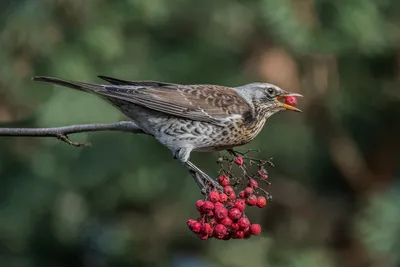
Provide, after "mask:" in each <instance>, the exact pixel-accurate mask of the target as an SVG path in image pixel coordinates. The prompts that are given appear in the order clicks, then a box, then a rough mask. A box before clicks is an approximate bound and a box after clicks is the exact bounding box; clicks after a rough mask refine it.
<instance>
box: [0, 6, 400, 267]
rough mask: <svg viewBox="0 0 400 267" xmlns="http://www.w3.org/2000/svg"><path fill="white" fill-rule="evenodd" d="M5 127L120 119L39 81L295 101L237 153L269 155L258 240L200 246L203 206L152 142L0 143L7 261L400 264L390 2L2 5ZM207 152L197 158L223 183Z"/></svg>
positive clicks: (123, 136) (396, 10)
mask: <svg viewBox="0 0 400 267" xmlns="http://www.w3.org/2000/svg"><path fill="white" fill-rule="evenodd" d="M0 10H1V16H0V63H1V64H0V127H54V126H62V125H70V124H80V123H95V122H103V123H108V122H114V121H118V120H125V119H126V118H124V117H123V116H122V115H121V114H120V113H119V112H118V111H117V110H115V109H114V108H113V107H111V106H109V105H108V104H106V103H105V102H103V101H102V100H100V99H98V98H97V97H95V96H92V95H89V94H83V93H80V92H76V91H74V90H68V89H62V88H60V87H54V86H51V85H46V84H41V83H34V82H32V81H31V80H30V79H31V77H32V76H34V75H48V76H56V77H60V78H66V79H72V80H80V81H88V82H100V80H98V79H97V78H96V75H108V76H114V77H117V78H121V79H130V80H161V81H167V82H174V83H187V84H191V83H212V84H221V85H228V86H238V85H242V84H245V83H249V82H254V81H268V82H272V83H275V84H277V85H279V86H280V87H282V88H284V89H287V90H289V91H293V92H299V93H301V94H303V95H304V96H305V97H304V99H301V100H300V101H299V108H301V109H303V110H304V113H302V114H298V113H292V112H281V113H279V114H277V115H274V116H273V117H271V118H270V119H269V120H268V122H267V125H266V127H265V128H264V130H263V131H262V132H261V134H260V135H259V136H258V137H257V138H256V139H255V140H254V141H253V142H252V143H250V144H249V145H247V146H246V147H243V148H241V149H242V150H246V149H247V148H259V149H261V150H262V155H261V157H263V158H269V157H274V163H275V164H276V167H275V168H272V169H269V171H270V179H271V182H272V183H273V185H272V187H271V190H270V192H271V193H272V195H273V197H274V202H273V203H272V204H270V205H269V206H268V207H267V208H264V209H262V210H257V211H255V212H254V213H253V214H252V215H251V216H252V217H251V218H252V220H253V221H255V222H261V224H262V225H263V227H264V231H263V233H262V235H261V236H258V237H255V238H251V239H249V240H231V241H227V242H222V241H217V240H208V241H205V242H202V241H200V240H198V239H197V237H196V236H194V235H193V234H192V233H190V231H189V230H188V229H187V227H186V220H187V219H188V218H191V217H195V216H196V210H195V201H196V200H197V199H198V198H200V197H201V195H200V193H199V191H198V189H197V187H196V185H195V183H194V182H193V181H192V180H191V178H190V176H189V175H188V173H187V172H186V170H185V169H184V168H183V167H182V166H181V165H180V164H179V163H178V162H177V161H176V160H174V159H173V158H172V156H171V154H170V152H169V151H168V150H167V149H166V148H164V147H162V146H161V145H159V144H158V143H157V142H156V141H155V140H153V139H152V138H150V137H147V136H142V135H131V134H127V133H116V132H108V133H90V134H77V135H74V136H71V138H73V139H74V140H75V141H81V142H83V141H90V142H91V143H92V144H93V146H92V147H89V148H74V147H71V146H68V145H67V144H65V143H62V142H60V141H58V140H56V139H55V138H11V137H1V139H0V266H13V267H14V266H15V267H20V266H21V267H22V266H40V267H46V266H52V267H58V266H60V267H61V266H68V267H72V266H74V267H79V266H87V267H97V266H99V267H100V266H179V267H181V266H182V267H183V266H185V267H191V266H196V267H197V266H216V267H217V266H230V267H236V266H238V267H239V266H249V267H259V266H260V267H264V266H274V267H286V266H287V267H289V266H290V267H292V266H294V267H317V266H318V267H319V266H323V267H331V266H332V267H333V266H343V267H358V266H383V267H385V266H388V267H389V266H400V208H399V205H400V195H399V193H400V183H399V179H398V177H399V165H400V164H399V149H400V108H399V104H400V91H399V81H400V68H399V66H400V42H399V40H400V2H399V1H397V0H351V1H344V0H335V1H329V0H279V1H275V0H250V1H235V0H218V1H212V0H203V1H195V0H192V1H187V0H186V1H184V0H168V1H166V0H118V1H117V0H114V1H106V0H97V1H95V0H84V1H82V0H58V1H56V0H54V1H51V0H40V1H34V0H25V1H22V0H19V1H17V0H14V1H4V0H2V1H1V2H0ZM217 156H218V155H217V154H216V153H215V154H198V153H194V154H193V157H192V159H193V161H194V163H195V164H198V165H199V166H200V167H201V168H203V169H205V170H206V171H207V172H208V173H210V174H212V175H216V173H217V167H218V166H217V165H215V159H216V158H217Z"/></svg>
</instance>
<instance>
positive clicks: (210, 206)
mask: <svg viewBox="0 0 400 267" xmlns="http://www.w3.org/2000/svg"><path fill="white" fill-rule="evenodd" d="M212 209H214V204H213V203H212V202H211V201H206V202H204V204H203V206H202V210H203V211H209V210H212Z"/></svg>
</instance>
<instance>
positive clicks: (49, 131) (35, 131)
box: [0, 121, 146, 147]
mask: <svg viewBox="0 0 400 267" xmlns="http://www.w3.org/2000/svg"><path fill="white" fill-rule="evenodd" d="M101 131H119V132H129V133H135V134H139V133H140V134H146V132H144V131H143V130H142V129H141V128H140V127H139V126H137V125H136V124H135V123H134V122H131V121H120V122H116V123H109V124H102V123H93V124H78V125H70V126H62V127H53V128H0V136H20V137H22V136H25V137H26V136H30V137H56V138H58V139H60V140H61V141H63V142H66V143H67V144H69V145H72V146H76V147H79V146H89V145H90V144H87V143H86V144H83V143H77V142H73V141H71V140H70V139H69V138H68V137H67V135H68V134H74V133H84V132H101Z"/></svg>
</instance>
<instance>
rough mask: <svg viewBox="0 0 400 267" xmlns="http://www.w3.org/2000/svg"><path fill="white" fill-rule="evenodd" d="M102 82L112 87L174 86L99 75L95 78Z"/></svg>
mask: <svg viewBox="0 0 400 267" xmlns="http://www.w3.org/2000/svg"><path fill="white" fill-rule="evenodd" d="M97 77H99V78H100V79H102V80H105V81H107V82H109V83H111V84H114V85H132V86H153V87H163V86H171V85H176V84H173V83H165V82H157V81H127V80H121V79H117V78H112V77H108V76H103V75H99V76H97Z"/></svg>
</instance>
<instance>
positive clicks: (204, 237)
mask: <svg viewBox="0 0 400 267" xmlns="http://www.w3.org/2000/svg"><path fill="white" fill-rule="evenodd" d="M197 236H198V237H199V238H200V239H201V240H207V239H208V237H209V236H208V234H206V233H199V234H198V235H197Z"/></svg>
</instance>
